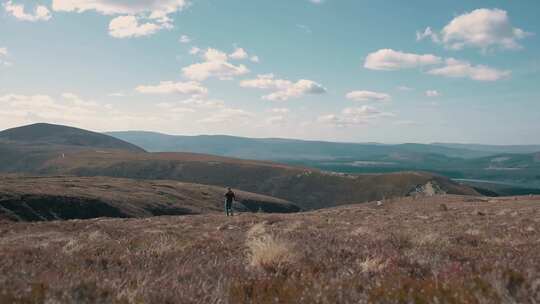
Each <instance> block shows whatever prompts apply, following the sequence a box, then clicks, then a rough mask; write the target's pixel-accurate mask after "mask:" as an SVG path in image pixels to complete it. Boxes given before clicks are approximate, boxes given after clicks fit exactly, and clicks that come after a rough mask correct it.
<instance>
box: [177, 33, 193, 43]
mask: <svg viewBox="0 0 540 304" xmlns="http://www.w3.org/2000/svg"><path fill="white" fill-rule="evenodd" d="M179 41H180V43H190V42H191V38H190V37H189V36H188V35H182V36H180V39H179Z"/></svg>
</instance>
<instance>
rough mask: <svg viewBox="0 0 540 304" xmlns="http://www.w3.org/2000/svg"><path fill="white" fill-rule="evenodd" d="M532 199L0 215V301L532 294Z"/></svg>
mask: <svg viewBox="0 0 540 304" xmlns="http://www.w3.org/2000/svg"><path fill="white" fill-rule="evenodd" d="M539 231H540V197H529V196H527V197H515V198H514V197H509V198H498V199H487V198H484V197H465V196H436V197H417V198H414V197H410V198H406V199H397V200H387V201H385V202H384V203H383V205H382V206H378V204H376V203H368V204H362V205H354V206H352V205H351V206H343V207H338V208H334V209H326V210H318V211H312V212H307V213H298V214H291V215H265V214H241V215H238V216H235V217H234V218H227V217H225V216H222V215H218V214H208V215H200V216H181V217H154V218H148V219H92V220H72V221H57V222H40V223H12V222H3V223H1V224H0V302H2V303H11V302H18V303H56V302H61V303H62V302H70V303H98V302H101V303H235V304H236V303H538V302H539V301H540V255H539V254H538V252H539V251H540V237H539V235H538V232H539Z"/></svg>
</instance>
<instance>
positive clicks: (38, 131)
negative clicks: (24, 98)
mask: <svg viewBox="0 0 540 304" xmlns="http://www.w3.org/2000/svg"><path fill="white" fill-rule="evenodd" d="M0 143H3V144H12V145H26V146H32V145H39V146H74V147H85V148H88V147H91V148H105V149H118V150H126V151H132V152H144V150H143V149H142V148H140V147H138V146H135V145H133V144H130V143H128V142H125V141H123V140H120V139H117V138H114V137H111V136H107V135H104V134H101V133H96V132H91V131H87V130H83V129H78V128H73V127H68V126H61V125H53V124H46V123H37V124H32V125H27V126H22V127H18V128H12V129H7V130H4V131H2V132H0Z"/></svg>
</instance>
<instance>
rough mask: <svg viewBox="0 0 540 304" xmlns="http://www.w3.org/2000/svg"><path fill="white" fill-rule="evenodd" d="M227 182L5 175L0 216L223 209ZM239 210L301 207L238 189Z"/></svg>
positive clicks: (0, 183)
mask: <svg viewBox="0 0 540 304" xmlns="http://www.w3.org/2000/svg"><path fill="white" fill-rule="evenodd" d="M225 192H226V189H225V188H221V187H215V186H207V185H199V184H190V183H180V182H176V181H167V180H159V181H149V180H131V179H119V178H107V177H86V178H79V177H29V176H0V219H2V218H3V219H9V220H15V221H43V220H66V219H89V218H97V217H120V218H129V217H150V216H157V215H187V214H204V213H216V212H223V199H224V198H223V195H224V193H225ZM236 194H237V199H238V203H237V204H236V206H235V207H236V209H237V210H238V211H251V212H258V211H260V212H297V211H299V210H300V209H299V208H298V207H297V206H295V205H293V204H292V203H290V202H287V201H285V200H280V199H276V198H272V197H268V196H264V195H258V194H254V193H249V192H244V191H237V193H236Z"/></svg>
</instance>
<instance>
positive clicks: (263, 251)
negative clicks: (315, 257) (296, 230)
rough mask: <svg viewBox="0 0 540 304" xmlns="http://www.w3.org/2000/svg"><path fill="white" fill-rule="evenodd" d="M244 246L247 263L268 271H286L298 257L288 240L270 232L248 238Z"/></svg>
mask: <svg viewBox="0 0 540 304" xmlns="http://www.w3.org/2000/svg"><path fill="white" fill-rule="evenodd" d="M246 246H247V247H248V250H249V253H248V259H249V264H250V265H251V266H253V267H257V268H261V269H263V270H264V271H266V272H269V273H278V272H285V271H287V268H288V267H290V266H291V265H292V264H294V262H295V261H296V259H297V257H298V256H297V254H296V253H295V250H294V246H293V244H292V243H291V242H290V241H288V240H285V239H283V238H279V237H276V236H273V235H271V234H264V235H260V236H257V237H255V238H250V239H248V240H247V241H246Z"/></svg>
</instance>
